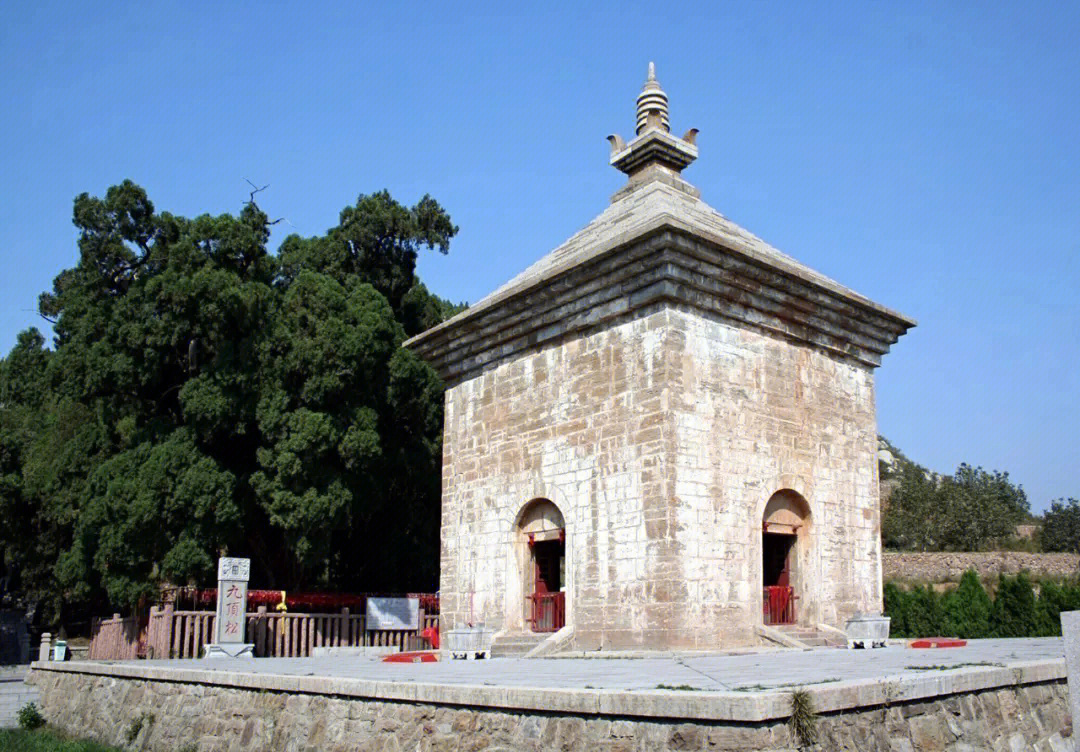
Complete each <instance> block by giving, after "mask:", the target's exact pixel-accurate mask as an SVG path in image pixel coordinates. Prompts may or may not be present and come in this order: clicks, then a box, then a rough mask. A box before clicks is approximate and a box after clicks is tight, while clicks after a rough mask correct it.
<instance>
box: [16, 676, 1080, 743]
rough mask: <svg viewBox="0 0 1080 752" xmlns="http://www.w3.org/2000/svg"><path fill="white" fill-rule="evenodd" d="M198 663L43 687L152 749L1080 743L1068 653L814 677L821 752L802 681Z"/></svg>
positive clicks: (55, 700) (47, 682) (48, 711)
mask: <svg viewBox="0 0 1080 752" xmlns="http://www.w3.org/2000/svg"><path fill="white" fill-rule="evenodd" d="M515 663H518V664H519V665H520V666H522V670H525V667H526V666H527V662H524V661H522V662H515ZM191 665H192V666H193V668H192V669H182V670H181V669H175V668H165V667H161V666H156V667H155V666H153V665H150V664H142V665H138V664H114V665H107V664H91V663H82V664H73V663H68V664H50V663H42V664H35V668H34V671H33V673H32V681H33V682H34V683H35V684H36V685H37V686H38V688H39V690H40V692H41V700H42V706H43V712H44V714H45V716H46V718H47V719H48V721H49V722H50V723H51V724H53V725H55V726H58V727H60V728H62V729H65V730H68V731H70V732H72V733H75V734H78V735H82V736H91V737H93V738H95V739H97V740H99V741H101V742H105V743H108V744H117V745H118V746H125V748H132V749H140V750H170V751H175V750H200V751H202V752H210V751H211V750H213V751H220V752H233V751H246V750H328V751H332V752H337V751H339V750H340V751H341V752H344V751H345V750H349V752H353V751H356V750H372V751H375V752H378V751H380V750H410V751H411V750H421V751H426V750H458V749H467V750H484V749H489V750H492V752H495V750H499V751H500V752H505V751H506V750H534V751H538V750H590V751H592V750H599V751H605V750H606V751H608V752H616V751H617V750H618V751H627V752H629V751H630V750H640V751H642V752H644V751H646V750H672V751H674V750H717V751H722V750H727V751H728V752H749V751H750V750H754V751H755V752H781V751H783V752H792V751H793V750H796V749H816V750H829V751H830V752H832V751H835V750H858V752H875V751H878V750H881V751H884V750H902V751H904V752H914V751H915V750H918V751H919V752H933V751H935V750H949V751H951V752H972V751H973V750H1007V751H1008V752H1013V751H1015V750H1036V751H1038V752H1042V751H1044V750H1045V751H1049V752H1064V751H1065V750H1073V749H1074V747H1073V743H1072V740H1071V738H1070V737H1071V734H1072V728H1071V722H1070V720H1069V713H1068V697H1067V689H1066V685H1065V679H1064V671H1063V666H1058V664H1056V663H1055V664H1042V665H1038V666H1036V665H1033V664H1032V665H1029V666H1027V667H1021V668H1007V669H1006V668H998V667H968V668H962V669H958V670H956V671H949V672H939V674H938V675H933V676H925V677H923V678H921V679H918V680H911V681H907V680H904V679H898V680H897V679H894V678H890V677H883V678H882V680H881V681H880V682H878V683H877V684H876V685H871V684H866V683H862V684H857V685H856V684H851V685H848V686H844V684H845V683H843V682H838V683H836V684H831V685H830V684H819V685H817V686H815V687H808V688H807V690H808V691H809V692H810V694H811V696H812V698H813V701H814V703H815V706H816V707H817V708H819V709H820V713H819V715H818V716H817V728H818V733H819V738H818V745H817V746H812V747H800V745H799V740H797V739H796V738H794V736H793V734H792V731H791V729H790V727H789V723H788V720H789V719H788V715H790V708H791V691H790V690H770V691H764V692H752V691H751V692H702V691H688V690H683V689H679V688H674V687H673V688H670V689H664V690H655V691H625V690H592V689H584V690H581V689H574V690H569V689H562V690H552V689H532V690H530V689H523V688H498V687H480V686H460V685H459V686H439V685H432V684H415V683H414V684H404V683H392V682H374V681H361V680H357V679H341V678H331V677H312V676H286V675H281V674H257V673H247V674H245V673H240V672H220V671H206V670H201V669H199V668H197V665H198V664H196V663H194V662H193V663H192V664H191ZM132 729H134V730H135V734H134V737H135V738H134V741H133V742H132V743H131V744H130V745H125V743H126V742H127V737H128V734H129V732H130V731H131V730H132Z"/></svg>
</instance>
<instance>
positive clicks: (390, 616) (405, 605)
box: [365, 598, 420, 631]
mask: <svg viewBox="0 0 1080 752" xmlns="http://www.w3.org/2000/svg"><path fill="white" fill-rule="evenodd" d="M365 628H366V629H368V630H369V631H375V630H381V629H419V628H420V599H419V598H368V599H367V621H366V622H365Z"/></svg>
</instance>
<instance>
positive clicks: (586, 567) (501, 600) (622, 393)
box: [440, 310, 671, 647]
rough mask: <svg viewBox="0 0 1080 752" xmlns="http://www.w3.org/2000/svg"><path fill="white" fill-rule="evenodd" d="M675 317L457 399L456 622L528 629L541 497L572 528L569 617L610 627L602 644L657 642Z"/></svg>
mask: <svg viewBox="0 0 1080 752" xmlns="http://www.w3.org/2000/svg"><path fill="white" fill-rule="evenodd" d="M666 322H667V313H666V312H665V311H663V310H652V311H650V310H642V311H639V312H638V314H637V315H636V316H635V317H633V318H631V319H630V320H628V321H624V322H621V323H619V324H617V325H615V326H612V327H610V328H608V329H605V330H604V331H601V332H598V333H594V334H592V335H589V336H586V337H581V338H577V339H574V340H571V341H568V342H562V343H559V344H557V345H554V346H550V347H547V348H544V349H543V350H541V351H540V352H538V353H535V354H532V355H528V356H525V357H522V358H519V359H517V360H514V361H511V362H509V363H503V364H501V365H499V366H498V367H496V368H493V369H490V370H488V371H485V372H484V373H482V374H481V375H479V376H477V377H475V378H472V379H469V380H466V381H464V382H462V383H459V384H457V385H454V386H452V387H451V388H450V389H449V390H448V391H447V395H446V414H445V434H444V457H443V510H442V558H441V582H440V584H441V588H440V597H441V602H440V613H441V620H440V621H441V623H442V625H444V627H445V628H450V627H453V626H455V625H457V624H462V623H466V622H474V623H475V622H483V623H486V625H487V626H489V627H492V628H494V629H510V630H515V629H517V630H521V629H523V628H524V626H525V624H524V621H523V620H524V618H525V617H526V615H527V614H526V613H525V603H524V602H525V596H526V594H527V593H526V592H525V586H526V585H525V580H526V578H527V576H528V572H526V571H522V563H521V558H522V557H521V552H520V551H518V550H517V547H520V541H519V540H517V538H516V536H515V526H516V523H517V519H518V516H519V514H520V513H521V511H522V508H523V507H524V506H525V505H526V504H527V503H528V502H529V501H531V500H533V499H537V498H543V499H548V500H550V501H551V502H553V503H554V504H555V505H556V506H557V507H558V508H559V511H560V512H561V513H562V515H563V519H564V521H565V525H566V533H567V542H566V559H567V560H566V569H565V572H566V580H567V583H566V590H567V620H568V622H569V623H572V624H574V625H575V628H582V627H584V628H585V631H586V632H587V631H590V630H591V629H592V625H596V627H597V629H598V628H599V625H600V624H607V625H610V627H611V630H612V635H609V638H608V641H607V643H606V644H604V645H602V641H603V637H602V636H599V635H594V636H596V638H597V644H596V645H595V647H601V646H605V647H610V646H611V645H612V640H614V641H616V642H618V643H619V644H621V645H626V646H629V645H633V644H635V642H636V644H638V645H640V644H642V643H643V641H644V640H645V639H646V633H647V632H648V630H649V626H648V625H649V624H650V623H651V619H652V616H654V615H653V614H649V613H646V611H645V608H646V607H645V603H646V600H647V597H648V596H647V593H646V588H647V587H650V585H649V584H648V583H649V582H650V581H651V580H653V579H654V578H653V577H652V575H651V574H650V572H649V571H648V568H649V566H650V556H651V544H650V538H651V537H652V538H655V537H656V533H657V531H656V530H655V528H654V527H653V519H652V517H651V516H650V512H649V505H650V504H653V505H655V503H656V502H655V501H654V500H659V499H661V498H662V497H663V491H664V478H663V477H662V472H663V457H664V452H665V449H666V447H667V443H666V442H670V440H671V435H670V428H669V427H668V426H666V425H665V417H666V414H667V413H666V408H667V402H666V397H665V395H664V390H663V388H662V375H663V372H664V359H663V358H664V356H663V351H662V341H663V338H664V336H665V334H664V327H665V324H666ZM660 514H662V515H666V512H661V513H660ZM647 517H648V519H647ZM593 631H594V632H595V630H593ZM585 639H586V640H588V639H589V638H588V637H587V636H586V637H585ZM583 644H587V643H583ZM590 646H591V645H590Z"/></svg>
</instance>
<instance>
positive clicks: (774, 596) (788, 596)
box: [762, 585, 795, 624]
mask: <svg viewBox="0 0 1080 752" xmlns="http://www.w3.org/2000/svg"><path fill="white" fill-rule="evenodd" d="M762 609H763V611H764V617H765V623H766V624H794V623H795V594H794V591H793V589H792V588H790V587H786V586H784V585H770V586H768V587H766V588H765V593H764V597H763V598H762Z"/></svg>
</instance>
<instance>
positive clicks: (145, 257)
mask: <svg viewBox="0 0 1080 752" xmlns="http://www.w3.org/2000/svg"><path fill="white" fill-rule="evenodd" d="M74 221H75V225H76V227H77V229H78V233H79V236H78V237H79V241H78V245H79V262H78V264H77V265H76V266H75V267H73V268H71V269H68V270H65V271H63V272H61V273H60V274H59V275H58V276H57V278H56V281H55V283H54V285H53V289H52V291H51V292H49V293H46V294H44V295H42V296H41V301H40V309H41V312H42V314H43V315H44V316H46V317H48V318H49V319H50V320H52V321H53V322H54V327H55V342H54V346H53V348H52V349H51V350H50V349H48V348H46V347H45V342H44V339H43V338H42V337H41V335H40V334H39V333H37V332H36V331H30V332H25V333H23V334H22V335H20V337H19V341H18V344H17V345H16V346H15V348H14V349H13V350H12V351H11V353H10V354H9V355H8V356H7V357H6V358H5V359H4V360H3V361H0V518H2V519H4V520H5V524H4V525H3V526H0V551H2V554H3V560H4V564H5V571H6V572H7V578H6V581H7V586H8V588H9V589H16V590H17V591H18V592H19V593H20V594H21V595H23V596H24V597H26V598H28V599H30V600H33V601H38V602H42V603H44V604H45V605H46V606H48V608H49V612H48V613H49V616H50V618H53V619H56V618H59V617H60V616H61V611H62V607H71V606H72V604H100V603H102V602H104V601H108V602H109V603H111V604H114V605H116V606H121V605H125V604H134V603H136V602H137V601H138V600H139V599H141V598H144V597H146V596H150V595H152V594H153V593H154V591H155V589H156V588H157V587H158V586H159V584H160V583H162V582H165V581H169V582H174V583H188V582H195V583H202V584H206V583H209V582H210V581H211V579H212V570H213V563H214V560H215V558H216V557H217V556H218V555H220V554H222V553H226V552H227V553H230V554H233V555H250V556H251V557H252V558H253V559H254V572H253V584H254V585H255V586H265V587H282V588H296V587H305V588H345V589H360V588H363V589H411V588H423V589H429V588H433V587H434V583H435V572H436V568H437V557H438V544H437V541H438V489H439V475H440V473H439V463H440V456H441V448H440V429H441V422H442V385H441V383H440V382H439V379H438V377H437V376H436V375H435V374H434V372H433V371H432V370H431V369H430V368H428V367H427V366H426V365H425V364H424V363H422V362H420V361H418V360H417V359H416V358H415V357H414V356H413V355H412V354H411V353H410V352H408V351H406V350H404V349H402V347H401V343H402V342H403V341H404V339H405V338H406V336H408V335H410V334H414V333H416V332H419V331H421V330H423V329H425V328H427V327H430V326H432V325H434V324H437V323H439V322H440V321H441V320H442V319H443V318H444V317H445V316H448V315H451V314H452V313H454V312H455V311H456V310H458V307H455V306H452V305H450V304H448V303H447V302H446V301H443V300H440V299H438V298H436V297H435V296H433V295H431V294H430V293H429V292H428V291H427V289H426V288H425V287H424V286H423V285H422V284H420V282H419V281H418V280H417V278H416V276H415V265H416V258H417V254H418V252H419V251H420V250H421V249H423V248H433V249H436V250H439V251H441V252H444V253H445V252H446V251H447V249H448V246H449V242H450V239H451V238H452V237H453V236H454V234H455V233H456V231H457V228H456V227H454V225H453V224H452V222H451V221H450V218H449V216H448V215H447V214H446V212H445V211H444V210H443V209H442V208H441V207H440V206H439V205H438V204H437V203H436V202H435V201H434V200H433V199H431V198H430V197H426V196H425V197H424V198H423V199H422V200H421V201H420V202H419V203H417V204H416V205H415V206H413V207H407V206H403V205H401V204H399V203H398V202H397V201H395V200H394V199H393V198H391V197H390V195H389V194H388V193H386V192H382V193H376V194H373V195H369V196H361V197H360V198H359V200H358V201H357V203H356V205H355V206H351V207H348V208H346V209H345V210H344V211H343V212H342V213H341V218H340V222H339V223H338V225H337V226H335V227H333V228H331V229H330V230H329V231H328V232H327V233H326V234H325V235H323V236H318V237H313V238H300V237H297V236H292V237H289V238H288V239H286V240H285V242H284V243H283V244H282V247H281V249H280V251H279V253H278V255H277V256H275V255H273V254H271V253H269V252H268V250H267V242H268V239H269V229H270V223H269V221H268V218H267V216H266V215H265V214H264V213H263V212H262V211H261V210H260V209H259V208H258V206H256V204H255V203H254V201H250V202H248V203H247V204H246V205H245V206H244V208H243V210H242V211H241V212H240V213H239V215H238V216H231V215H223V216H218V217H211V216H201V217H197V218H194V219H186V218H183V217H177V216H173V215H170V214H168V213H164V212H158V211H156V210H155V208H154V206H153V204H152V203H151V202H150V200H149V199H148V197H147V195H146V193H145V192H144V191H143V190H142V189H141V188H139V187H138V186H136V185H135V184H133V183H131V182H125V183H123V184H122V185H119V186H116V187H113V188H110V189H109V190H108V192H107V193H106V195H105V197H104V198H95V197H91V196H88V195H86V194H83V195H81V196H79V197H78V198H77V199H76V201H75V213H74Z"/></svg>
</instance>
